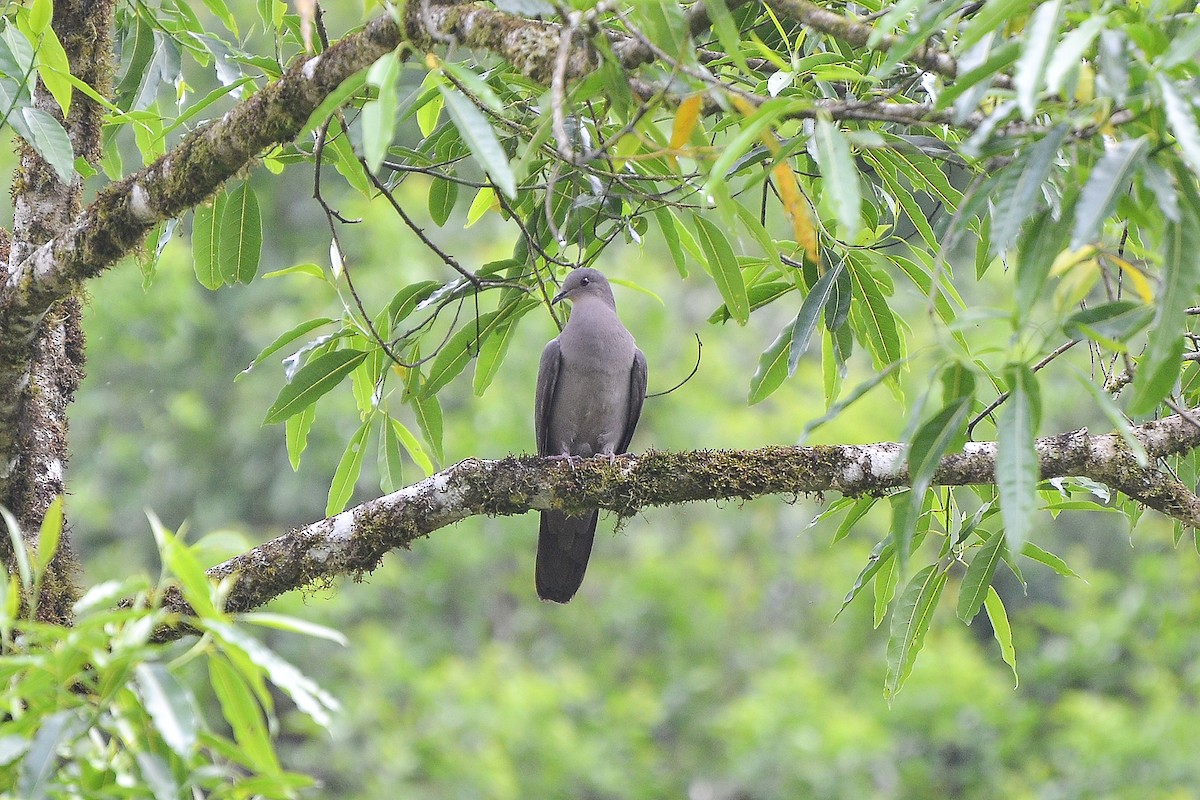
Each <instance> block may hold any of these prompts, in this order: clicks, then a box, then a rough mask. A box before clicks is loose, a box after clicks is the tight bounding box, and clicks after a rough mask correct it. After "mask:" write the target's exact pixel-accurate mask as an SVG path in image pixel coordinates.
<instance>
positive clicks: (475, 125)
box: [438, 86, 517, 198]
mask: <svg viewBox="0 0 1200 800" xmlns="http://www.w3.org/2000/svg"><path fill="white" fill-rule="evenodd" d="M438 89H439V90H440V91H441V93H442V97H443V98H444V99H445V101H446V110H447V111H449V112H450V119H451V120H453V122H454V127H456V128H458V132H459V133H461V134H462V137H463V140H464V141H465V142H466V143H467V147H468V149H470V151H471V155H472V156H473V157H474V158H475V160H476V161H478V162H479V165H480V166H481V167H483V168H484V169H485V170H487V173H488V175H490V176H491V178H492V180H493V181H494V182H495V184H496V186H497V187H499V189H500V191H502V192H504V194H506V195H507V196H508V197H510V198H513V197H516V195H517V179H516V176H514V175H513V171H512V167H511V166H510V165H509V163H508V154H507V153H505V152H504V148H503V147H501V146H500V141H499V140H498V139H497V138H496V131H495V130H493V129H492V125H491V123H489V122H488V121H487V118H486V117H484V116H483V112H481V111H480V110H479V109H478V108H476V107H475V104H474V103H472V102H471V101H470V100H468V99H467V98H465V97H463V96H462V95H461V94H459V93H458V91H457V90H455V89H453V88H450V87H447V86H438Z"/></svg>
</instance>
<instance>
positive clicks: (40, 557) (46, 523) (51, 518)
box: [33, 494, 63, 580]
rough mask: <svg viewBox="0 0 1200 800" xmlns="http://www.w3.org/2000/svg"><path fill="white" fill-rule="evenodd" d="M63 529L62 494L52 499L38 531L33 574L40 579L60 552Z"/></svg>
mask: <svg viewBox="0 0 1200 800" xmlns="http://www.w3.org/2000/svg"><path fill="white" fill-rule="evenodd" d="M62 530H63V496H62V495H61V494H60V495H58V496H57V497H55V498H54V499H53V500H51V501H50V505H49V507H47V508H46V513H45V515H44V516H43V517H42V527H41V531H40V532H39V533H38V540H37V554H36V555H35V557H34V562H33V574H34V575H35V576H37V577H35V580H36V579H39V578H40V577H41V576H42V575H43V574H45V572H46V567H48V566H49V565H50V561H51V560H52V559H53V558H54V554H55V553H57V552H58V542H59V539H60V537H61V536H62Z"/></svg>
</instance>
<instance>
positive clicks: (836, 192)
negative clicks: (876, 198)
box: [813, 116, 862, 244]
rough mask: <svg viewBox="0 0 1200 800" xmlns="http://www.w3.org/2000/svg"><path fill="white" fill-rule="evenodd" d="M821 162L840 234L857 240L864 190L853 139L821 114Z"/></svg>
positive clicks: (817, 141) (816, 141)
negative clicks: (855, 162)
mask: <svg viewBox="0 0 1200 800" xmlns="http://www.w3.org/2000/svg"><path fill="white" fill-rule="evenodd" d="M813 142H814V144H815V145H816V159H817V166H818V167H819V168H820V170H821V179H822V187H823V188H822V194H823V196H825V197H828V198H830V199H831V205H832V207H833V210H834V214H835V216H836V217H837V221H838V238H839V239H841V240H842V241H843V242H847V243H849V244H854V243H855V240H856V239H857V238H858V232H859V230H860V229H861V228H862V190H861V189H860V188H859V185H858V169H857V168H856V167H855V166H854V157H853V155H852V154H851V153H850V143H849V141H848V140H847V139H846V137H845V135H843V134H842V132H841V130H840V129H839V128H838V127H837V126H835V125H834V124H833V122H831V121H830V120H829V119H828V118H826V117H824V116H822V117H818V118H817V124H816V129H815V130H814V132H813Z"/></svg>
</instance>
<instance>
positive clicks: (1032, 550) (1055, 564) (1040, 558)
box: [1021, 542, 1082, 580]
mask: <svg viewBox="0 0 1200 800" xmlns="http://www.w3.org/2000/svg"><path fill="white" fill-rule="evenodd" d="M1021 555H1023V556H1025V557H1026V558H1032V559H1033V560H1034V561H1036V562H1038V563H1039V564H1045V565H1046V566H1047V567H1049V568H1050V569H1052V570H1054V571H1055V572H1057V573H1058V574H1059V575H1062V576H1063V577H1064V578H1080V575H1079V573H1078V572H1076V571H1075V570H1073V569H1071V568H1070V567H1069V566H1067V562H1066V561H1063V560H1062V559H1061V558H1059V557H1058V556H1056V555H1054V553H1051V552H1050V551H1049V550H1043V549H1042V548H1040V547H1038V546H1037V545H1036V544H1034V543H1033V542H1026V543H1025V547H1024V548H1022V549H1021ZM1080 580H1082V578H1080Z"/></svg>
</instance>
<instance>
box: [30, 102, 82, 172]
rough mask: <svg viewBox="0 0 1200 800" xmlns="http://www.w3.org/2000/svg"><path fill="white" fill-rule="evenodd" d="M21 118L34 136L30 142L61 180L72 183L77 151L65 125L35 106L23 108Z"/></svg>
mask: <svg viewBox="0 0 1200 800" xmlns="http://www.w3.org/2000/svg"><path fill="white" fill-rule="evenodd" d="M21 118H22V119H23V120H24V122H25V127H26V129H27V130H28V131H29V135H30V137H32V138H31V139H30V141H29V144H30V145H32V146H33V149H34V150H36V151H37V153H38V155H39V156H41V157H42V158H43V159H45V160H46V163H47V164H49V165H50V167H51V168H52V169H53V170H54V174H55V175H57V176H58V179H59V180H60V181H62V182H63V183H70V182H71V179H72V178H74V177H75V151H74V150H72V149H71V140H70V139H69V138H67V132H66V131H65V130H63V126H62V125H60V124H59V122H58V120H56V119H55V118H54V117H52V116H50V115H49V114H47V113H46V112H45V111H42V110H41V109H40V108H35V107H33V106H27V107H25V108H22V109H21Z"/></svg>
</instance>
